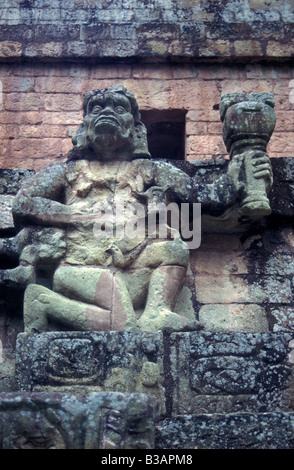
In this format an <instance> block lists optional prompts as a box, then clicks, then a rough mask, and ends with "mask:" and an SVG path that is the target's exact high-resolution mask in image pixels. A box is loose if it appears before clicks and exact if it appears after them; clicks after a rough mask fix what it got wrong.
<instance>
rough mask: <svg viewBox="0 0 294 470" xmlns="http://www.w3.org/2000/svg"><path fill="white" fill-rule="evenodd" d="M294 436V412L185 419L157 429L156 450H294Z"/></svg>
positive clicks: (163, 423)
mask: <svg viewBox="0 0 294 470" xmlns="http://www.w3.org/2000/svg"><path fill="white" fill-rule="evenodd" d="M293 435H294V413H281V412H278V413H236V414H234V413H233V414H216V415H209V414H207V415H199V416H181V417H177V418H173V419H170V418H169V419H165V420H164V421H162V422H161V423H160V425H158V426H157V428H156V448H158V449H247V450H249V449H293V445H294V438H293ZM187 457H188V455H186V463H189V462H188V460H187Z"/></svg>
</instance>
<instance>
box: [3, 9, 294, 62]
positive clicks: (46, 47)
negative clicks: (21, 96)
mask: <svg viewBox="0 0 294 470" xmlns="http://www.w3.org/2000/svg"><path fill="white" fill-rule="evenodd" d="M293 22H294V14H293V6H292V3H291V1H289V0H269V1H267V2H263V1H261V0H246V1H244V2H239V1H238V0H225V1H221V2H219V1H215V0H180V1H179V0H177V1H174V0H164V1H163V0H152V1H148V2H146V1H144V0H139V1H137V0H116V1H109V0H101V1H97V0H74V1H71V0H65V1H63V2H60V1H59V0H51V1H47V0H45V1H44V0H23V1H21V0H7V1H6V2H5V4H4V5H3V6H2V8H1V24H2V25H4V26H5V27H4V28H2V31H1V47H0V57H1V58H2V60H3V59H4V60H6V59H7V58H10V59H13V60H15V59H22V58H26V59H31V60H36V59H42V60H50V59H51V60H52V59H56V58H57V59H58V58H59V59H60V58H62V60H64V59H67V60H74V59H85V58H87V59H88V60H89V59H92V60H97V59H101V58H102V59H104V60H105V59H111V60H113V58H115V59H126V58H128V59H130V58H131V59H134V58H135V59H138V58H139V59H140V60H142V59H144V60H150V59H153V60H154V59H156V60H162V59H166V58H169V59H170V58H177V59H179V58H180V59H182V60H183V59H184V60H189V59H191V58H192V59H193V58H195V57H199V58H203V59H211V58H214V59H216V58H217V60H223V59H226V58H231V57H235V58H242V59H243V58H250V59H252V58H264V57H265V56H267V57H272V58H277V57H279V58H281V57H283V58H290V57H291V56H292V54H293V50H292V48H291V45H292V47H293V38H292V37H291V35H290V34H289V32H290V31H291V27H292V25H293Z"/></svg>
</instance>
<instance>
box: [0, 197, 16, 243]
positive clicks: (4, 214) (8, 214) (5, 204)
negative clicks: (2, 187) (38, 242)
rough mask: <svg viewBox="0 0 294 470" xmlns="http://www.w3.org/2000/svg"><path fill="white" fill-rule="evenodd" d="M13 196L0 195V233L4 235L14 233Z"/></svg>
mask: <svg viewBox="0 0 294 470" xmlns="http://www.w3.org/2000/svg"><path fill="white" fill-rule="evenodd" d="M13 200H14V197H13V196H12V195H0V212H1V220H0V234H1V235H2V236H5V235H7V234H13V233H14V229H15V228H14V222H13V218H12V205H13Z"/></svg>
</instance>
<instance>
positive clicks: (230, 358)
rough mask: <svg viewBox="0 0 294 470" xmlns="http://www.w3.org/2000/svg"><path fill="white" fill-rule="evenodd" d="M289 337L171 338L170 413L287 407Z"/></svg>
mask: <svg viewBox="0 0 294 470" xmlns="http://www.w3.org/2000/svg"><path fill="white" fill-rule="evenodd" d="M290 340H291V335H290V334H287V333H255V334H251V333H231V334H226V333H211V332H204V333H175V334H172V335H171V344H170V361H171V375H172V380H173V384H174V387H173V392H172V415H173V416H177V415H185V414H201V413H235V412H241V411H242V412H270V411H276V410H280V411H281V410H282V411H291V409H288V399H287V398H286V392H285V389H286V388H287V386H288V385H289V387H290V377H291V371H292V364H291V363H290V362H289V360H288V353H289V351H290V346H289V342H290Z"/></svg>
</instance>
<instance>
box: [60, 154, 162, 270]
mask: <svg viewBox="0 0 294 470" xmlns="http://www.w3.org/2000/svg"><path fill="white" fill-rule="evenodd" d="M138 162H139V160H137V161H132V162H125V161H112V162H106V163H104V162H100V161H87V160H78V161H73V162H70V163H69V164H68V168H67V172H66V178H67V181H68V183H69V185H68V186H67V189H66V194H65V199H66V200H65V204H66V205H69V206H72V207H74V212H75V213H79V214H85V217H84V220H81V222H78V223H77V224H74V225H72V226H71V227H70V228H68V229H67V253H66V259H65V261H66V263H69V264H75V265H79V264H83V265H84V264H86V265H109V264H113V263H114V264H115V260H113V257H112V255H111V253H109V251H108V250H109V248H110V247H113V246H115V247H116V248H118V250H119V253H120V254H123V253H127V252H129V251H130V250H133V249H134V248H135V247H136V246H138V245H139V244H140V243H141V242H142V241H143V240H144V238H145V236H143V237H142V234H140V236H139V237H135V238H133V237H131V238H129V237H128V236H126V233H125V232H124V230H123V231H122V229H124V228H125V226H126V224H127V223H130V220H131V218H133V217H134V209H133V207H134V206H132V204H134V203H138V198H137V197H136V192H143V191H144V189H145V187H146V185H150V184H151V182H152V180H153V171H152V170H153V165H152V163H151V162H150V161H148V160H145V161H144V160H143V163H142V160H140V164H138ZM142 207H143V208H144V206H142ZM122 210H123V217H124V219H123V223H122V225H120V226H119V228H120V231H119V232H116V230H115V229H116V228H117V222H118V221H121V217H120V218H118V214H121V215H122ZM103 221H104V222H105V223H106V224H107V229H106V231H101V230H100V228H101V226H103ZM107 251H108V252H107Z"/></svg>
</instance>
